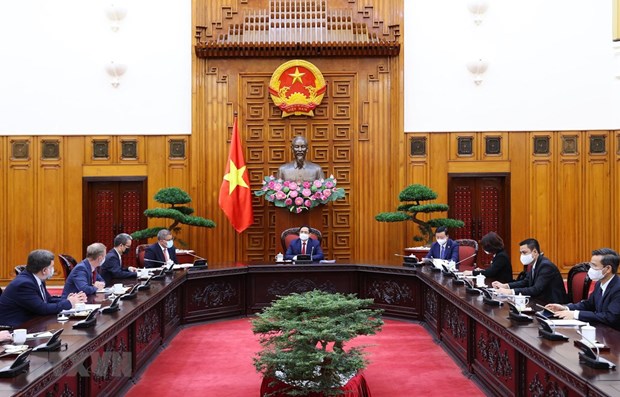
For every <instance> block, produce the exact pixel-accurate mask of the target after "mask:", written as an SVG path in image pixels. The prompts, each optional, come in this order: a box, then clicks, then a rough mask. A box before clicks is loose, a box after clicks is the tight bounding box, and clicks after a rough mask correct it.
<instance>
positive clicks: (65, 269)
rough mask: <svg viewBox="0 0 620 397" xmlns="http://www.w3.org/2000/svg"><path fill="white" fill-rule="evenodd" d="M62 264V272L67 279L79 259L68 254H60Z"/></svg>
mask: <svg viewBox="0 0 620 397" xmlns="http://www.w3.org/2000/svg"><path fill="white" fill-rule="evenodd" d="M58 259H59V261H60V266H61V267H62V273H63V275H64V276H65V280H66V279H67V277H69V273H71V270H73V268H74V267H75V266H76V265H77V261H76V260H75V258H74V257H72V256H71V255H68V254H58Z"/></svg>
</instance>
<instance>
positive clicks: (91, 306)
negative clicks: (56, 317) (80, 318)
mask: <svg viewBox="0 0 620 397" xmlns="http://www.w3.org/2000/svg"><path fill="white" fill-rule="evenodd" d="M84 306H85V307H84V309H80V310H77V309H75V308H74V309H69V310H63V311H61V312H60V313H62V314H73V313H81V312H89V311H92V310H96V309H99V308H100V307H101V304H98V303H96V304H95V303H92V304H86V305H84Z"/></svg>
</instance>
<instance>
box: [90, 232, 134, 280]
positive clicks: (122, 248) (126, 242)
mask: <svg viewBox="0 0 620 397" xmlns="http://www.w3.org/2000/svg"><path fill="white" fill-rule="evenodd" d="M131 240H132V238H131V236H130V235H129V234H127V233H121V234H119V235H118V236H116V237H114V248H112V249H111V250H110V251H109V252H108V254H107V255H106V256H105V261H104V262H103V265H101V268H100V269H99V272H100V273H101V277H103V280H104V281H105V285H106V286H108V287H109V286H111V285H112V279H122V278H133V277H136V276H137V273H136V268H135V267H133V266H129V267H128V268H127V270H125V269H123V254H125V253H127V252H129V250H130V249H131Z"/></svg>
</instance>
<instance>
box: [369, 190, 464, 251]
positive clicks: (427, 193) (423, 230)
mask: <svg viewBox="0 0 620 397" xmlns="http://www.w3.org/2000/svg"><path fill="white" fill-rule="evenodd" d="M436 198H437V193H435V192H434V191H433V190H432V189H431V188H429V187H427V186H424V185H419V184H414V185H409V186H407V187H405V188H404V189H403V190H402V191H401V192H400V193H399V195H398V200H399V201H400V202H401V203H403V204H400V205H399V206H398V207H397V208H396V210H397V212H382V213H380V214H377V215H376V216H375V219H376V220H377V221H379V222H403V221H412V222H414V223H416V224H417V225H418V228H419V230H420V234H421V236H415V237H414V238H413V240H414V241H419V242H422V241H424V242H425V243H426V244H430V243H431V242H432V239H433V229H432V228H434V227H438V226H446V227H448V228H459V227H463V226H464V225H465V224H464V223H463V222H462V221H460V220H457V219H450V218H436V219H430V220H428V221H423V220H422V219H419V218H418V214H432V213H434V212H447V211H448V209H449V207H448V205H447V204H441V203H421V202H422V201H429V200H435V199H436Z"/></svg>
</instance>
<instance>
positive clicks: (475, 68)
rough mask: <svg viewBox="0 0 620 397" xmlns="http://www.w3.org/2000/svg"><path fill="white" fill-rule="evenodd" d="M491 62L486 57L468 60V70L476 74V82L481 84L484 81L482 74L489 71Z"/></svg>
mask: <svg viewBox="0 0 620 397" xmlns="http://www.w3.org/2000/svg"><path fill="white" fill-rule="evenodd" d="M488 67H489V63H488V62H487V61H485V60H484V59H477V60H475V61H471V62H467V70H469V72H470V73H471V74H472V75H473V76H474V83H476V85H480V84H481V83H482V75H483V74H484V72H486V71H487V68H488Z"/></svg>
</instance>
